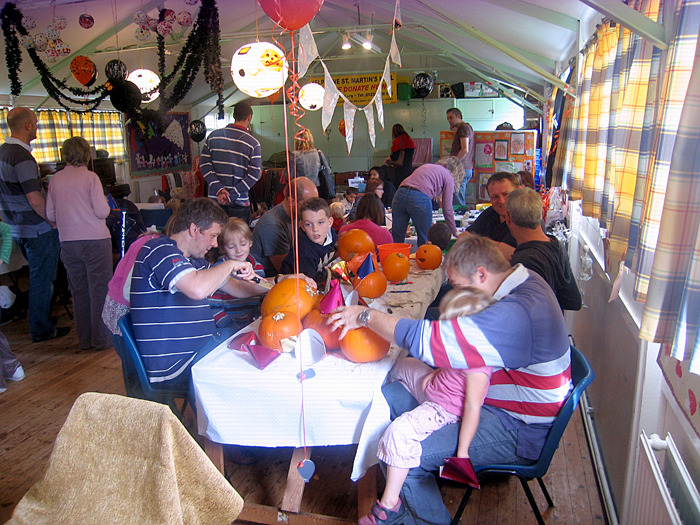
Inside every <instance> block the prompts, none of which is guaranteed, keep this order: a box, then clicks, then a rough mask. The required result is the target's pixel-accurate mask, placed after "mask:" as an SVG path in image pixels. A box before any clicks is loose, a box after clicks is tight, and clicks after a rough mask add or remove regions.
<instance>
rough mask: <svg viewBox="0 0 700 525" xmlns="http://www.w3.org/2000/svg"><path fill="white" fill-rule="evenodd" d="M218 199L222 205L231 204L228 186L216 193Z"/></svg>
mask: <svg viewBox="0 0 700 525" xmlns="http://www.w3.org/2000/svg"><path fill="white" fill-rule="evenodd" d="M216 200H217V202H218V203H219V204H221V205H226V204H231V195H230V194H229V192H228V190H227V189H226V188H221V189H220V190H219V193H217V194H216Z"/></svg>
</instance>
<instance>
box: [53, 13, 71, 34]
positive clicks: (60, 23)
mask: <svg viewBox="0 0 700 525" xmlns="http://www.w3.org/2000/svg"><path fill="white" fill-rule="evenodd" d="M53 26H54V27H55V28H56V29H58V30H59V31H63V30H64V29H65V28H66V27H68V20H66V17H65V16H57V17H54V19H53Z"/></svg>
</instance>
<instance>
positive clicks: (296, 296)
mask: <svg viewBox="0 0 700 525" xmlns="http://www.w3.org/2000/svg"><path fill="white" fill-rule="evenodd" d="M317 305H318V294H317V293H316V290H314V289H313V288H312V287H311V286H309V284H308V283H307V282H306V281H304V280H303V279H296V278H289V279H283V280H281V281H280V282H278V283H277V284H276V285H274V286H273V287H272V288H271V289H270V291H269V292H267V295H266V296H265V299H263V302H262V305H261V307H260V313H261V314H262V316H263V317H265V316H267V315H269V314H273V313H276V312H294V313H297V311H298V312H299V318H300V319H303V318H304V317H306V314H308V313H309V312H310V311H311V310H312V309H313V308H315V307H316V306H317Z"/></svg>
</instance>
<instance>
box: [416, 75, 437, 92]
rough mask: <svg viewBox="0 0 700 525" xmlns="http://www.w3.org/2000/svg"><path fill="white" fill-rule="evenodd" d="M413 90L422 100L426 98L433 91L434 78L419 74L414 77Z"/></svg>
mask: <svg viewBox="0 0 700 525" xmlns="http://www.w3.org/2000/svg"><path fill="white" fill-rule="evenodd" d="M413 90H414V91H415V92H416V95H418V96H419V97H420V98H425V97H427V96H428V95H430V93H431V92H432V91H433V77H431V76H430V75H428V74H427V73H418V74H417V75H416V76H415V77H413Z"/></svg>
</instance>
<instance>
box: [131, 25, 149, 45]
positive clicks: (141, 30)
mask: <svg viewBox="0 0 700 525" xmlns="http://www.w3.org/2000/svg"><path fill="white" fill-rule="evenodd" d="M134 36H135V37H136V40H138V41H139V42H145V41H146V40H148V39H149V38H150V37H151V32H150V31H149V30H148V29H146V28H145V27H137V28H136V30H135V31H134Z"/></svg>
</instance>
